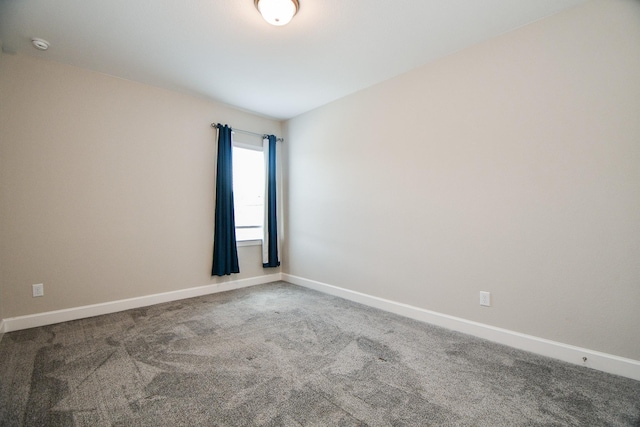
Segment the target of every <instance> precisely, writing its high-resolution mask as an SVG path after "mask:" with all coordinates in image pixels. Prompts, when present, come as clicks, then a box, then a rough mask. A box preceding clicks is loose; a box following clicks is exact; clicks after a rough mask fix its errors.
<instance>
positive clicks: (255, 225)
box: [233, 143, 265, 242]
mask: <svg viewBox="0 0 640 427" xmlns="http://www.w3.org/2000/svg"><path fill="white" fill-rule="evenodd" d="M264 185H265V183H264V153H263V151H262V147H257V146H252V145H244V144H242V145H238V144H236V143H234V146H233V198H234V210H235V220H236V240H237V241H238V242H241V241H247V240H262V236H263V231H262V227H263V223H264Z"/></svg>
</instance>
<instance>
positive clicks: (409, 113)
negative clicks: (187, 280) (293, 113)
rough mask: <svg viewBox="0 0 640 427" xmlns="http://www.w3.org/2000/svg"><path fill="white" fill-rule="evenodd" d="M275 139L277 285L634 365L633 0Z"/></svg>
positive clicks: (513, 37)
mask: <svg viewBox="0 0 640 427" xmlns="http://www.w3.org/2000/svg"><path fill="white" fill-rule="evenodd" d="M381 54H383V53H381ZM285 132H286V136H287V144H285V145H284V149H285V151H286V153H285V154H286V159H287V162H288V165H287V166H288V176H287V182H286V187H287V189H288V195H287V197H288V199H287V200H288V212H287V215H288V217H287V221H288V222H287V240H286V242H287V244H286V247H285V251H284V255H285V259H284V270H285V272H287V273H290V274H292V275H295V276H300V277H303V278H307V279H311V280H316V281H320V282H324V283H327V284H331V285H335V286H339V287H343V288H347V289H351V290H354V291H358V292H363V293H366V294H370V295H374V296H378V297H382V298H387V299H390V300H393V301H398V302H402V303H407V304H411V305H414V306H418V307H422V308H426V309H429V310H434V311H437V312H440V313H444V314H448V315H452V316H457V317H461V318H464V319H469V320H472V321H478V322H481V323H484V324H489V325H495V326H498V327H502V328H506V329H509V330H513V331H518V332H522V333H526V334H531V335H534V336H538V337H542V338H547V339H551V340H555V341H559V342H564V343H567V344H573V345H577V346H581V347H585V348H589V349H592V350H598V351H603V352H607V353H611V354H615V355H619V356H623V357H629V358H633V359H637V360H640V340H639V339H638V334H639V333H640V327H639V325H640V262H639V260H640V2H637V1H631V0H627V1H624V0H601V1H594V2H590V3H587V4H586V5H584V6H581V7H578V8H576V9H572V10H569V11H567V12H565V13H562V14H559V15H556V16H554V17H551V18H548V19H545V20H542V21H539V22H537V23H534V24H532V25H529V26H527V27H524V28H521V29H519V30H517V31H515V32H512V33H508V34H505V35H503V36H501V37H498V38H496V39H493V40H491V41H489V42H486V43H483V44H480V45H477V46H475V47H473V48H470V49H467V50H464V51H461V52H459V53H457V54H455V55H452V56H450V57H448V58H445V59H443V60H440V61H438V62H436V63H433V64H430V65H428V66H425V67H422V68H419V69H417V70H415V71H413V72H410V73H408V74H405V75H402V76H400V77H398V78H395V79H392V80H389V81H387V82H385V83H383V84H380V85H377V86H375V87H372V88H370V89H368V90H364V91H362V92H359V93H356V94H354V95H352V96H348V97H346V98H343V99H341V100H339V101H336V102H334V103H332V104H329V105H327V106H324V107H321V108H319V109H317V110H315V111H312V112H309V113H307V114H304V115H302V116H299V117H297V118H295V119H293V120H290V121H289V122H288V123H287V124H286V128H285ZM481 290H485V291H490V292H492V298H493V306H492V307H490V308H481V307H480V306H479V304H478V292H479V291H481Z"/></svg>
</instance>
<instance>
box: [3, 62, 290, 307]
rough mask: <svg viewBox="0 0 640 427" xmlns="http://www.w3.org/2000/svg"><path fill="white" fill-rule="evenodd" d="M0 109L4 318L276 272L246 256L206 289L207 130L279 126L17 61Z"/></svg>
mask: <svg viewBox="0 0 640 427" xmlns="http://www.w3.org/2000/svg"><path fill="white" fill-rule="evenodd" d="M0 100H1V101H0V179H1V183H2V184H1V186H0V236H1V240H0V242H1V243H0V245H1V246H0V301H1V302H2V307H1V310H2V315H3V316H4V318H9V317H14V316H19V315H26V314H32V313H39V312H45V311H51V310H58V309H64V308H69V307H76V306H82V305H88V304H95V303H101V302H108V301H114V300H119V299H125V298H131V297H137V296H144V295H149V294H155V293H161V292H167V291H173V290H179V289H185V288H190V287H194V286H202V285H207V284H212V283H218V282H221V281H229V280H230V279H238V278H247V277H254V276H261V275H263V274H271V273H274V272H277V271H274V270H272V269H269V270H263V269H262V258H261V248H260V247H259V246H252V247H241V248H239V255H240V268H241V273H240V274H239V275H237V276H233V277H231V278H224V279H218V278H211V277H210V274H211V257H212V251H213V249H212V245H213V240H212V239H213V208H214V191H215V137H216V133H215V130H214V129H212V128H211V127H210V123H211V122H213V121H217V122H222V123H229V124H231V125H233V126H236V127H238V128H240V129H249V130H256V131H258V132H269V133H276V134H281V125H280V123H279V122H277V121H273V120H268V119H265V118H261V117H257V116H254V115H251V114H248V113H244V112H241V111H238V110H235V109H232V108H229V107H226V106H224V105H220V104H215V103H212V102H209V101H207V100H205V99H198V98H194V97H191V96H186V95H182V94H178V93H174V92H169V91H166V90H162V89H158V88H155V87H151V86H146V85H142V84H139V83H135V82H131V81H127V80H122V79H118V78H113V77H110V76H106V75H102V74H98V73H94V72H91V71H86V70H82V69H78V68H74V67H69V66H65V65H61V64H57V63H54V62H49V61H43V60H39V59H34V58H31V57H27V56H20V55H6V54H3V55H2V60H1V61H0ZM236 137H237V139H241V138H242V136H241V135H240V134H238V135H236ZM245 138H246V137H245ZM33 283H44V285H45V296H44V297H43V298H32V297H31V284H33Z"/></svg>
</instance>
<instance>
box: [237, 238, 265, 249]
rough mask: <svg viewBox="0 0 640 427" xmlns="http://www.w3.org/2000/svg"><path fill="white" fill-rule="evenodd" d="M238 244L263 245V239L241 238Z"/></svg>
mask: <svg viewBox="0 0 640 427" xmlns="http://www.w3.org/2000/svg"><path fill="white" fill-rule="evenodd" d="M236 244H237V245H238V247H240V246H262V239H252V240H240V241H237V242H236Z"/></svg>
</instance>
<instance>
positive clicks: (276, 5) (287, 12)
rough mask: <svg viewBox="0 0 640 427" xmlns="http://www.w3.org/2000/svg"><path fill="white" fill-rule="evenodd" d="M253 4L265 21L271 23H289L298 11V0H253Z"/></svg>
mask: <svg viewBox="0 0 640 427" xmlns="http://www.w3.org/2000/svg"><path fill="white" fill-rule="evenodd" d="M253 4H254V5H255V7H256V9H258V11H259V12H260V14H261V15H262V17H263V18H264V20H265V21H267V22H268V23H269V24H271V25H275V26H282V25H287V24H288V23H289V22H290V21H291V19H292V18H293V17H294V16H295V15H296V13H298V10H299V9H300V3H299V1H298V0H253Z"/></svg>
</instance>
